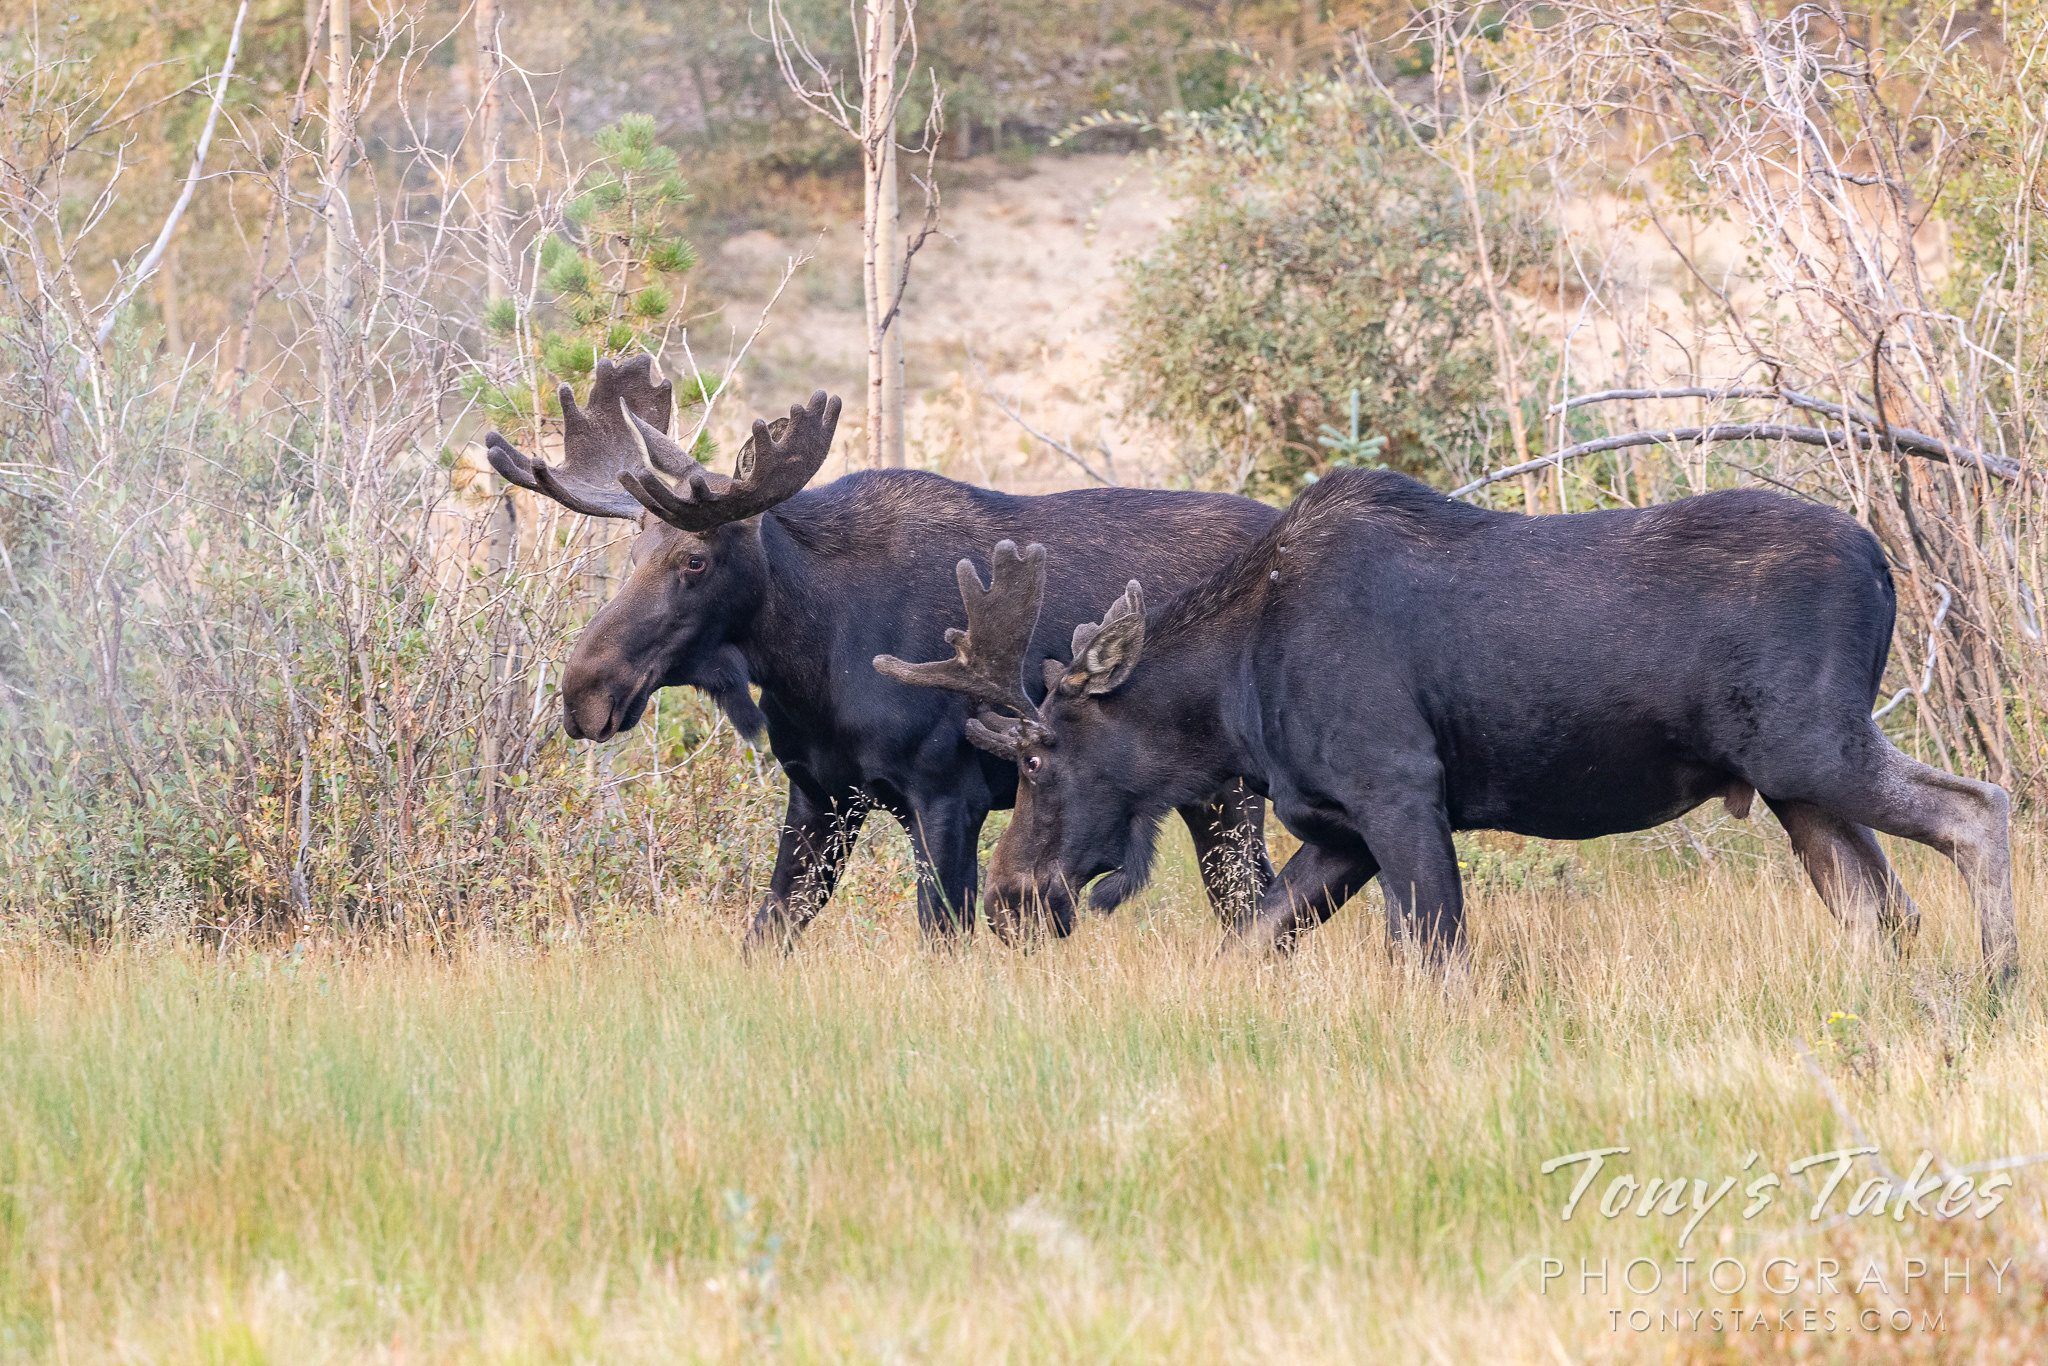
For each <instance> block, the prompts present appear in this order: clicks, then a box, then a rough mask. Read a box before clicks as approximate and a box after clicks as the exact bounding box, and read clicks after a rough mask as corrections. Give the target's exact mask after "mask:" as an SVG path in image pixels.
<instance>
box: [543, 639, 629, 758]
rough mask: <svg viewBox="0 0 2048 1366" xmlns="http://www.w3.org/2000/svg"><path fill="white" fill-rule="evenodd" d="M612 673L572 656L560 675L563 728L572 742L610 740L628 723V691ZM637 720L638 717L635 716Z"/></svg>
mask: <svg viewBox="0 0 2048 1366" xmlns="http://www.w3.org/2000/svg"><path fill="white" fill-rule="evenodd" d="M615 677H616V674H615V672H614V671H613V670H609V669H606V668H604V667H603V666H601V665H592V664H591V663H589V662H587V661H585V660H582V659H579V658H574V657H572V658H571V659H570V660H569V666H568V668H566V669H565V670H563V672H562V728H563V729H564V730H566V731H568V732H569V738H570V739H572V740H600V741H602V740H609V739H611V738H612V736H614V735H616V734H618V733H619V731H620V730H622V729H624V727H625V726H626V725H628V724H630V722H626V721H624V720H623V715H624V713H625V712H626V710H627V708H628V705H629V703H630V698H629V697H628V694H627V689H626V688H624V687H622V686H620V685H619V684H618V683H617V682H616V681H614V679H615ZM633 719H634V720H638V719H639V718H638V717H634V718H633Z"/></svg>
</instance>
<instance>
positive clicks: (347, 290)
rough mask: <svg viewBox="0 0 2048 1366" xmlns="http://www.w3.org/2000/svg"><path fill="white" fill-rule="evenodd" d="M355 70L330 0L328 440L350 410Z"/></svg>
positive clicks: (323, 391) (325, 195) (340, 1)
mask: <svg viewBox="0 0 2048 1366" xmlns="http://www.w3.org/2000/svg"><path fill="white" fill-rule="evenodd" d="M354 69H355V61H354V51H353V42H352V39H351V35H350V32H349V4H348V0H331V3H329V5H328V7H327V147H326V153H327V155H326V161H325V165H324V166H323V168H322V173H321V201H322V210H321V212H322V216H323V217H324V218H325V220H326V223H327V259H326V266H325V270H324V273H323V276H324V279H323V282H324V284H325V296H326V297H325V302H326V317H324V318H322V319H321V327H320V396H321V402H322V405H323V407H324V409H325V417H326V421H327V425H328V432H329V439H330V440H332V439H333V438H334V435H335V428H336V427H338V425H339V424H340V422H341V417H342V414H343V412H344V410H345V408H346V395H345V390H346V388H347V384H348V378H347V367H348V357H347V354H346V352H347V348H348V339H349V337H350V335H351V333H352V332H353V330H354V317H355V305H356V300H355V270H354V265H355V259H354V258H355V222H354V219H353V218H352V216H351V215H350V213H349V206H348V168H349V154H350V152H351V150H352V148H353V146H354V143H355V115H354V107H353V104H352V99H353V92H352V91H351V89H350V85H351V78H352V76H353V74H354ZM322 463H326V462H322Z"/></svg>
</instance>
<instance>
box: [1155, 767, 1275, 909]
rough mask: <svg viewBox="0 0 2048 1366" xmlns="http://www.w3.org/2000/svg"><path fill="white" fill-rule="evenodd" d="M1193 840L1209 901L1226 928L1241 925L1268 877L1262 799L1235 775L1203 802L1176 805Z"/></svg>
mask: <svg viewBox="0 0 2048 1366" xmlns="http://www.w3.org/2000/svg"><path fill="white" fill-rule="evenodd" d="M1175 809H1176V810H1178V811H1179V812H1180V818H1181V820H1183V821H1184V822H1186V823H1187V827H1188V835H1189V837H1190V838H1192V839H1193V840H1194V843H1195V863H1196V866H1197V867H1199V868H1200V869H1201V873H1202V886H1203V887H1204V888H1205V889H1206V890H1207V891H1208V893H1209V906H1210V908H1211V909H1212V910H1214V911H1215V912H1216V918H1217V919H1218V920H1220V921H1222V922H1223V927H1224V928H1225V929H1227V930H1242V929H1243V928H1245V926H1247V925H1248V924H1249V923H1250V922H1251V917H1252V916H1253V915H1254V914H1255V913H1256V912H1257V910H1258V904H1259V894H1260V893H1261V892H1263V891H1265V890H1266V886H1267V884H1268V883H1270V882H1272V880H1273V860H1272V859H1271V858H1270V857H1268V855H1267V853H1266V803H1265V800H1264V799H1263V798H1261V797H1260V796H1259V794H1258V793H1256V792H1253V791H1252V790H1251V789H1250V788H1248V787H1246V786H1245V784H1244V782H1243V781H1242V780H1241V779H1240V780H1237V781H1234V782H1232V783H1231V784H1230V785H1229V786H1228V787H1226V788H1224V789H1223V790H1222V791H1221V792H1218V793H1217V794H1216V795H1215V796H1214V797H1212V798H1210V799H1209V800H1208V801H1206V802H1193V803H1190V804H1189V805H1187V806H1182V807H1177V808H1175Z"/></svg>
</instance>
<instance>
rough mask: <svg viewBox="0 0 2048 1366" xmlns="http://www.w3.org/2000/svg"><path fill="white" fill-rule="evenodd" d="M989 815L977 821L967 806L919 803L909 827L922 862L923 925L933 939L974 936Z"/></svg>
mask: <svg viewBox="0 0 2048 1366" xmlns="http://www.w3.org/2000/svg"><path fill="white" fill-rule="evenodd" d="M985 819H987V816H986V814H984V815H982V816H978V817H977V816H973V815H971V814H970V812H969V811H968V808H967V806H966V804H965V803H963V802H960V801H958V800H940V801H930V802H924V803H920V804H917V805H915V806H913V807H912V808H911V813H910V819H909V820H906V821H904V823H903V825H904V828H905V829H906V830H908V831H909V832H910V847H911V852H912V853H913V855H915V857H916V859H917V924H918V928H919V929H921V930H923V931H924V933H925V936H926V937H927V938H931V939H950V938H952V937H953V936H954V935H956V934H972V933H973V932H974V903H975V893H976V891H977V890H978V887H977V884H978V881H979V878H980V868H979V867H978V865H977V864H976V861H975V843H976V841H977V840H979V838H980V836H981V823H982V821H983V820H985Z"/></svg>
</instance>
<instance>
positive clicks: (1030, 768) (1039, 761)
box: [1024, 754, 1045, 778]
mask: <svg viewBox="0 0 2048 1366" xmlns="http://www.w3.org/2000/svg"><path fill="white" fill-rule="evenodd" d="M1044 767H1045V756H1044V755H1043V754H1034V755H1032V756H1031V757H1030V758H1029V759H1026V760H1025V761H1024V772H1025V773H1026V774H1028V775H1029V776H1031V777H1033V778H1036V777H1037V776H1038V770H1039V769H1041V768H1044Z"/></svg>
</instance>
